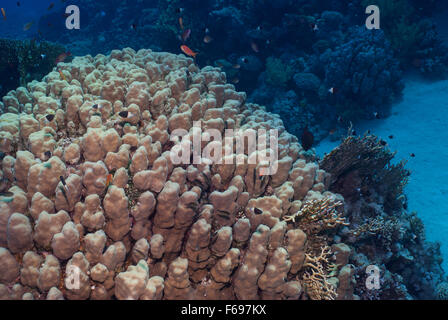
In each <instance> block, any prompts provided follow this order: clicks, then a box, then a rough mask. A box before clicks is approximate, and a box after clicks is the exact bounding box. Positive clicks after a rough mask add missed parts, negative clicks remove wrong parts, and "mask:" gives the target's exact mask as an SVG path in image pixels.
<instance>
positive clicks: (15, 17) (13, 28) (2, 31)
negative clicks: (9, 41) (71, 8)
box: [0, 0, 67, 39]
mask: <svg viewBox="0 0 448 320" xmlns="http://www.w3.org/2000/svg"><path fill="white" fill-rule="evenodd" d="M18 2H19V3H20V6H18V5H17V3H18ZM51 3H53V4H54V7H53V8H52V9H51V10H48V8H49V6H50V4H51ZM66 5H67V4H64V3H62V2H61V1H51V0H22V1H14V0H6V1H1V7H2V8H4V9H5V12H6V21H1V22H2V23H0V37H1V38H14V39H24V38H29V37H31V35H32V34H34V33H36V32H37V23H38V21H39V18H40V17H41V16H42V15H43V14H46V13H48V12H50V11H52V10H56V9H60V8H62V7H64V6H66ZM0 19H3V16H2V17H0ZM33 21H34V24H33V26H32V27H31V28H30V29H29V30H28V31H23V26H24V25H25V24H27V23H29V22H33Z"/></svg>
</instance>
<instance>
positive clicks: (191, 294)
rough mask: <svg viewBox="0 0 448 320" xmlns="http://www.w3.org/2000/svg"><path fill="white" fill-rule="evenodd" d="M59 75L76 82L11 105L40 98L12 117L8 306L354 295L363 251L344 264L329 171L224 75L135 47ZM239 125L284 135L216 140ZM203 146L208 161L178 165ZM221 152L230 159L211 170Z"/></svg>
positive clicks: (4, 143)
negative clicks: (252, 142)
mask: <svg viewBox="0 0 448 320" xmlns="http://www.w3.org/2000/svg"><path fill="white" fill-rule="evenodd" d="M58 68H59V70H61V72H62V73H63V74H64V75H65V76H64V79H61V78H60V73H58V72H56V71H53V72H51V73H50V74H48V75H47V76H46V77H45V78H44V79H43V81H42V82H37V81H33V82H31V83H28V84H27V86H26V88H19V89H17V90H15V91H11V92H9V93H8V95H7V96H6V97H5V98H4V99H3V104H4V107H5V108H6V109H8V110H11V109H10V107H11V105H10V103H12V102H11V101H15V100H17V99H19V100H20V96H19V93H20V92H25V93H26V95H27V96H29V97H30V101H27V102H26V103H27V104H28V107H27V108H25V110H26V112H22V113H20V114H18V113H7V114H4V115H2V116H0V128H1V131H0V136H1V139H0V141H1V143H0V150H1V151H2V152H4V153H5V155H6V156H5V157H4V158H3V160H2V162H1V167H2V179H3V181H4V183H2V189H1V190H0V192H2V193H1V196H0V246H1V248H0V256H1V257H2V258H1V259H0V298H1V299H22V298H23V299H89V298H90V299H112V298H116V299H162V298H163V299H299V298H301V299H334V298H336V297H337V294H336V292H337V290H339V289H338V282H339V283H343V284H344V287H343V289H340V290H339V291H341V290H342V291H343V292H350V289H353V279H352V278H351V276H350V273H347V272H345V271H344V272H345V273H344V277H345V278H344V279H346V280H345V281H342V280H338V275H339V274H340V272H341V270H346V269H343V267H344V266H345V265H346V264H347V263H348V258H347V254H348V255H349V254H350V250H348V251H347V250H344V246H343V244H342V243H339V244H338V246H337V247H335V252H342V253H344V257H345V258H340V257H339V256H338V255H336V258H335V259H336V260H337V261H339V263H341V264H343V265H338V267H334V268H333V269H332V266H333V264H332V263H330V262H328V261H330V260H328V259H330V257H331V256H332V255H333V253H332V252H331V251H332V249H331V248H333V247H331V245H332V244H333V242H332V239H333V238H332V237H330V236H327V231H328V232H333V231H334V230H336V229H337V228H338V227H339V226H342V225H345V221H344V218H343V212H342V211H341V209H340V206H341V204H342V202H343V198H342V197H341V196H340V195H336V194H333V193H331V192H329V191H327V190H328V187H329V183H330V179H329V175H328V174H327V173H326V172H325V171H323V170H321V169H319V166H318V164H317V163H314V162H309V160H307V159H309V157H306V155H305V154H304V151H303V149H302V148H301V146H300V144H299V143H298V140H297V138H296V137H294V136H292V135H291V134H289V133H288V132H286V130H285V129H284V127H283V124H282V121H281V120H280V118H279V117H278V116H277V115H274V114H271V113H268V112H266V111H265V109H264V108H263V107H260V106H258V105H254V104H249V103H246V102H245V99H246V94H245V93H242V92H236V91H235V88H234V86H233V85H231V84H227V83H226V77H225V74H224V73H222V72H221V71H220V70H219V69H218V68H213V67H205V68H203V69H199V68H198V67H197V66H196V65H195V63H194V61H193V60H192V59H190V58H187V57H184V56H179V55H174V54H169V53H158V52H153V51H151V50H140V51H138V52H135V51H134V50H132V49H129V48H127V49H124V50H122V51H118V50H114V51H112V52H111V54H110V55H109V56H104V55H97V56H96V57H91V56H84V57H76V58H75V59H74V60H73V61H72V62H71V63H60V64H59V65H58ZM48 114H54V115H55V116H54V118H52V117H46V115H48ZM50 119H51V120H50ZM198 125H200V127H201V128H204V129H213V130H209V131H204V132H202V131H201V130H198ZM226 129H234V130H235V131H236V130H238V129H241V130H242V132H246V133H247V132H262V131H257V130H259V129H264V130H267V132H269V130H271V129H276V130H278V138H277V140H276V141H274V140H272V139H271V140H270V142H269V143H267V144H266V143H264V141H263V140H269V139H268V137H271V138H272V135H273V133H269V134H268V133H267V132H265V133H262V134H261V135H260V136H259V137H258V141H257V143H256V147H257V148H256V149H251V148H250V147H248V146H246V147H244V148H243V150H242V151H243V152H242V153H239V154H236V153H235V151H233V148H230V146H233V144H235V143H236V138H235V136H230V137H226V138H225V139H223V140H219V139H216V137H211V133H210V132H215V133H217V134H218V135H219V134H221V135H223V134H224V133H225V130H226ZM179 130H180V131H182V130H183V132H184V135H183V138H182V139H179V136H177V134H175V132H176V131H177V132H179ZM173 135H175V136H176V137H173ZM198 138H199V140H197V139H198ZM198 141H199V143H198ZM273 141H274V142H273ZM228 142H230V144H229V143H228ZM191 145H195V146H196V147H199V148H200V153H198V152H197V149H196V151H194V152H192V151H191V150H189V149H187V150H189V151H187V153H186V155H185V154H183V156H185V157H184V158H183V159H184V160H185V159H186V160H187V161H186V162H180V163H177V162H176V157H174V156H173V154H174V155H177V152H178V151H179V150H180V149H181V147H185V146H191ZM275 147H278V160H275V159H274V160H273V161H272V162H271V163H270V164H271V165H276V166H277V167H278V170H277V172H273V173H272V174H271V175H265V174H263V170H266V169H267V165H269V163H266V161H263V160H260V159H261V157H260V154H262V153H263V152H265V153H266V154H271V155H272V154H273V153H274V148H275ZM220 151H223V154H225V156H223V159H224V160H229V162H226V163H225V164H223V163H219V162H218V161H210V159H216V157H217V155H218V154H217V153H219V152H220ZM191 159H193V160H196V161H199V163H198V162H193V163H189V161H190V160H191ZM252 160H256V161H255V162H251V161H252ZM330 269H331V270H330ZM347 277H348V278H347ZM340 278H341V279H342V276H341V277H340ZM322 285H324V286H323V287H322ZM352 291H353V290H352ZM345 296H346V297H349V298H353V296H350V295H349V294H345Z"/></svg>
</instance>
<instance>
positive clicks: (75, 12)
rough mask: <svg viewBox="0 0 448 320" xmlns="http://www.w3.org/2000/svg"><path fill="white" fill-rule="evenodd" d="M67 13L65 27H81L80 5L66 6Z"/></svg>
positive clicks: (70, 28) (71, 28)
mask: <svg viewBox="0 0 448 320" xmlns="http://www.w3.org/2000/svg"><path fill="white" fill-rule="evenodd" d="M65 14H66V15H67V19H65V27H66V28H67V29H69V30H73V29H77V30H79V28H80V27H81V24H80V23H81V19H80V12H79V7H78V6H75V5H70V6H68V7H67V8H65Z"/></svg>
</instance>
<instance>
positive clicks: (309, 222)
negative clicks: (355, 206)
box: [283, 198, 348, 234]
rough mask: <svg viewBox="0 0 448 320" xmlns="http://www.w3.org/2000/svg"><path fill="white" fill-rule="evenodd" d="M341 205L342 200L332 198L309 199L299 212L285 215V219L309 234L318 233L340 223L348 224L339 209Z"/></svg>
mask: <svg viewBox="0 0 448 320" xmlns="http://www.w3.org/2000/svg"><path fill="white" fill-rule="evenodd" d="M341 205H342V203H341V202H340V201H337V202H334V200H333V199H331V198H324V199H321V200H311V201H307V202H305V204H304V205H303V207H302V208H301V209H300V210H299V211H298V212H296V213H295V214H293V215H290V216H285V217H284V218H283V220H284V221H286V222H293V223H296V224H297V225H298V227H299V228H300V229H302V230H303V231H305V233H307V234H317V233H319V232H320V231H323V230H328V229H333V228H336V227H337V226H339V225H348V223H347V222H346V221H345V218H344V217H343V216H342V213H340V212H338V210H337V208H338V207H340V206H341Z"/></svg>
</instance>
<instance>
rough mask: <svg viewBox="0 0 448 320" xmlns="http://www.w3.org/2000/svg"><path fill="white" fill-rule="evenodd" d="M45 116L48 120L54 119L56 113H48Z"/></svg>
mask: <svg viewBox="0 0 448 320" xmlns="http://www.w3.org/2000/svg"><path fill="white" fill-rule="evenodd" d="M45 118H46V119H47V120H48V121H50V122H51V121H53V119H54V114H47V115H46V116H45Z"/></svg>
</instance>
